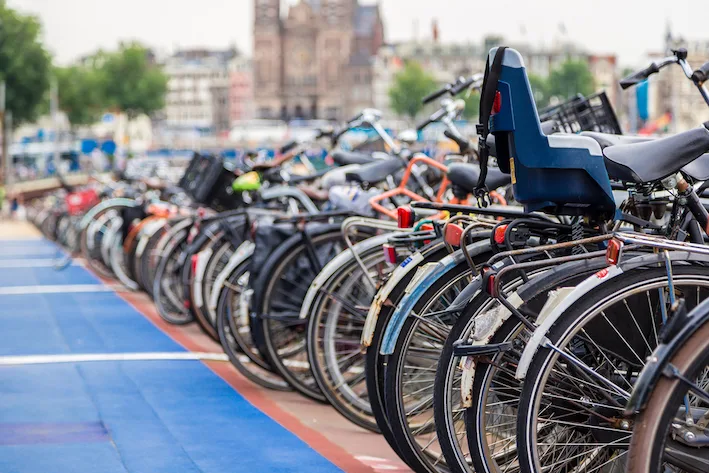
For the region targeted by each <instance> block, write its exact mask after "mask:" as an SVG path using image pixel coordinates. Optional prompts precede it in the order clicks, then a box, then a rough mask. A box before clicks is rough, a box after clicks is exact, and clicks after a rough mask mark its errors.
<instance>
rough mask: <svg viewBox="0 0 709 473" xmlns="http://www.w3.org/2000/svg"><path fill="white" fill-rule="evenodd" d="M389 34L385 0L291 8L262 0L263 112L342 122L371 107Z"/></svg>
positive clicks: (258, 76)
mask: <svg viewBox="0 0 709 473" xmlns="http://www.w3.org/2000/svg"><path fill="white" fill-rule="evenodd" d="M282 13H284V15H282ZM383 39H384V27H383V24H382V21H381V17H380V13H379V7H378V6H377V5H371V6H362V5H359V3H358V1H357V0H300V2H299V3H297V4H296V5H294V6H292V7H290V8H289V9H288V11H287V13H286V12H282V11H281V2H280V0H254V56H253V81H254V85H253V90H254V108H255V115H256V117H257V118H280V119H285V120H288V119H293V118H304V119H315V118H325V119H335V120H342V119H344V118H346V117H348V116H349V115H350V114H352V113H355V111H357V110H358V108H359V107H361V106H362V105H363V104H366V105H365V106H370V105H371V102H372V95H373V90H372V71H373V65H374V56H375V55H376V52H377V50H378V49H379V47H380V46H381V44H382V43H383Z"/></svg>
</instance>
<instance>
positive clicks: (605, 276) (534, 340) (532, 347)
mask: <svg viewBox="0 0 709 473" xmlns="http://www.w3.org/2000/svg"><path fill="white" fill-rule="evenodd" d="M669 254H670V259H672V261H688V260H692V261H697V262H699V261H701V262H706V263H709V257H706V256H703V255H697V254H694V255H693V254H691V253H689V252H687V251H672V252H670V253H669ZM656 264H664V256H663V255H658V254H654V253H651V254H647V255H643V256H638V257H635V258H632V259H630V260H628V261H625V262H621V263H620V264H618V265H617V266H610V267H608V268H605V269H601V270H600V271H598V272H597V273H595V274H593V275H592V276H589V277H588V278H587V279H586V280H584V281H583V282H581V283H580V284H579V285H578V286H576V288H575V289H574V290H573V291H572V292H571V293H569V294H568V295H567V296H566V297H565V298H564V300H563V301H561V303H559V305H558V306H557V307H556V308H555V309H554V310H553V311H552V312H551V313H549V315H548V316H546V317H544V318H543V320H541V321H539V322H541V323H540V325H539V326H538V327H537V329H536V330H535V331H534V333H533V334H532V337H531V339H530V340H529V343H528V344H527V346H526V347H525V349H524V351H523V352H522V356H521V358H520V362H519V366H518V367H517V371H516V373H515V377H516V378H517V379H520V380H521V379H524V378H525V377H526V376H527V371H528V370H529V366H530V364H531V363H532V359H533V358H534V355H535V354H536V352H537V350H539V347H540V346H544V345H546V344H547V343H549V339H548V338H547V334H548V333H549V330H550V329H551V327H552V326H553V325H554V324H555V323H556V322H557V320H559V318H560V317H561V316H562V315H563V314H564V312H565V311H566V310H567V309H568V308H569V307H571V306H572V305H573V304H575V303H576V302H578V301H579V300H580V299H581V298H582V297H583V296H584V295H585V294H586V293H587V292H588V291H590V290H592V289H594V288H596V287H598V286H600V285H601V284H604V283H606V282H608V281H610V280H611V279H614V278H616V277H618V276H620V275H621V274H623V273H624V272H627V271H630V270H633V269H636V268H639V267H641V266H648V265H656Z"/></svg>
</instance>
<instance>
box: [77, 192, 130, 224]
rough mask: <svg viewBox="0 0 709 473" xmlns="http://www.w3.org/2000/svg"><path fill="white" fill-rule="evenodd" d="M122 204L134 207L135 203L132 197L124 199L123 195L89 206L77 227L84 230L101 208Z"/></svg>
mask: <svg viewBox="0 0 709 473" xmlns="http://www.w3.org/2000/svg"><path fill="white" fill-rule="evenodd" d="M118 205H120V206H123V207H135V206H136V205H137V204H136V203H135V201H134V200H133V199H126V198H125V197H117V198H115V199H108V200H104V201H103V202H101V203H99V204H97V205H95V206H93V207H91V210H89V211H88V212H86V214H85V215H84V216H83V217H82V218H81V220H80V221H79V229H81V230H84V229H85V228H86V226H87V225H88V224H89V222H90V221H91V220H93V218H94V217H95V216H96V214H98V213H99V212H101V211H102V210H104V209H106V208H108V207H113V206H118Z"/></svg>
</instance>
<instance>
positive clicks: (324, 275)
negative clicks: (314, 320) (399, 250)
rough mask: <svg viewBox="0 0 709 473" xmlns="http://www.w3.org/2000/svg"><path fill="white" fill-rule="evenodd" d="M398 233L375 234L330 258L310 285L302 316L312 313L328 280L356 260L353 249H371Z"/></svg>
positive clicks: (301, 308)
mask: <svg viewBox="0 0 709 473" xmlns="http://www.w3.org/2000/svg"><path fill="white" fill-rule="evenodd" d="M397 234H398V233H394V234H392V233H385V234H383V235H378V236H374V237H371V238H367V239H366V240H363V241H360V242H359V243H355V244H354V245H353V246H352V249H350V248H347V249H346V250H344V251H342V252H340V254H338V255H337V256H335V258H333V259H332V260H330V262H329V263H327V264H326V265H325V267H324V268H323V269H322V271H320V273H318V275H317V276H316V277H315V279H314V280H313V282H312V283H310V287H309V288H308V292H307V293H306V294H305V299H304V300H303V305H301V306H300V318H301V319H307V318H308V316H309V315H310V310H311V308H312V305H313V303H314V302H315V299H316V298H317V296H318V294H319V293H320V289H322V287H323V286H324V285H325V284H326V283H327V281H328V280H329V279H330V278H331V277H332V276H333V275H334V274H335V273H336V272H337V271H338V270H339V269H340V268H341V267H343V266H344V265H345V264H347V263H348V262H349V261H351V260H354V256H353V255H352V251H354V252H355V253H360V252H364V251H369V250H371V249H372V248H375V247H377V246H382V245H383V244H385V243H386V242H387V241H388V240H389V238H391V236H392V235H397Z"/></svg>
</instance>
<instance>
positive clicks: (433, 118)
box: [416, 107, 446, 131]
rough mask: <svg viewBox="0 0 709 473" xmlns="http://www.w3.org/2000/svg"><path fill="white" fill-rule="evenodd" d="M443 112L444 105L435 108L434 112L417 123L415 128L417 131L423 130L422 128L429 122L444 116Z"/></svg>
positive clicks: (444, 110) (444, 111) (444, 112)
mask: <svg viewBox="0 0 709 473" xmlns="http://www.w3.org/2000/svg"><path fill="white" fill-rule="evenodd" d="M445 114H446V109H445V107H444V108H441V109H440V110H437V111H436V112H434V114H433V115H431V116H430V117H428V118H427V119H426V120H424V121H423V122H421V123H419V124H418V125H417V126H416V130H417V131H421V130H423V129H424V128H426V127H427V126H428V125H430V124H431V123H435V122H437V121H438V120H440V119H441V118H443V117H444V116H445Z"/></svg>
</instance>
